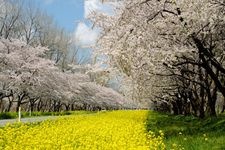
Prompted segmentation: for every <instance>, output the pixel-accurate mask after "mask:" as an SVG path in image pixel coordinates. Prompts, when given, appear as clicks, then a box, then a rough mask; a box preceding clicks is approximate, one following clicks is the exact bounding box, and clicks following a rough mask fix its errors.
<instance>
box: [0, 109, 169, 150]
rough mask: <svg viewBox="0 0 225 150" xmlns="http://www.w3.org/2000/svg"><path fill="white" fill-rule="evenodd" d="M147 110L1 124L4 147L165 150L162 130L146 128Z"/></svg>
mask: <svg viewBox="0 0 225 150" xmlns="http://www.w3.org/2000/svg"><path fill="white" fill-rule="evenodd" d="M147 113H148V111H110V112H107V111H106V112H99V113H95V114H80V115H72V116H69V117H61V118H59V119H57V120H48V121H44V122H41V123H33V124H32V123H30V124H22V123H17V124H13V125H7V126H5V127H4V128H0V149H4V150H31V149H32V150H64V149H65V150H147V149H153V150H157V149H159V150H163V149H165V144H164V143H163V136H164V135H163V133H162V132H161V131H160V132H159V136H155V134H154V133H152V132H147V131H146V117H147Z"/></svg>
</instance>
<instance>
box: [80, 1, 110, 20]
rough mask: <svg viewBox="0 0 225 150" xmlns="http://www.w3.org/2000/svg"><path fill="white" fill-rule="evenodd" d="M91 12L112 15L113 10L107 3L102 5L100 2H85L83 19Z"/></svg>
mask: <svg viewBox="0 0 225 150" xmlns="http://www.w3.org/2000/svg"><path fill="white" fill-rule="evenodd" d="M92 11H102V12H105V13H112V11H113V10H112V7H111V6H110V5H109V3H102V2H101V1H100V0H85V2H84V17H85V18H87V17H88V15H89V14H90V13H91V12H92Z"/></svg>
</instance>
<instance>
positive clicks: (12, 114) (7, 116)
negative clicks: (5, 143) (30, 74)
mask: <svg viewBox="0 0 225 150" xmlns="http://www.w3.org/2000/svg"><path fill="white" fill-rule="evenodd" d="M87 113H93V112H88V111H62V112H32V113H31V116H30V113H29V112H21V117H22V118H28V117H37V116H64V115H75V114H87ZM15 118H18V113H17V112H4V113H0V120H1V119H15Z"/></svg>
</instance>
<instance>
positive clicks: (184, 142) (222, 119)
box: [147, 112, 225, 150]
mask: <svg viewBox="0 0 225 150" xmlns="http://www.w3.org/2000/svg"><path fill="white" fill-rule="evenodd" d="M147 129H148V130H151V131H153V132H155V133H157V132H158V131H159V130H162V131H163V132H164V133H165V141H164V142H165V144H166V145H167V149H173V148H174V147H180V148H181V147H183V148H184V149H186V150H223V149H225V116H224V115H220V116H218V117H217V118H206V119H201V120H200V119H198V118H196V117H193V116H187V117H185V116H181V115H180V116H174V115H169V114H162V113H157V112H149V115H148V120H147ZM175 144H176V146H175ZM179 145H180V146H179ZM177 149H179V148H177Z"/></svg>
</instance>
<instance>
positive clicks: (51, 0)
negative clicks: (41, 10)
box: [44, 0, 55, 5]
mask: <svg viewBox="0 0 225 150" xmlns="http://www.w3.org/2000/svg"><path fill="white" fill-rule="evenodd" d="M54 1H55V0H44V3H45V5H51V4H52V3H54Z"/></svg>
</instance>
